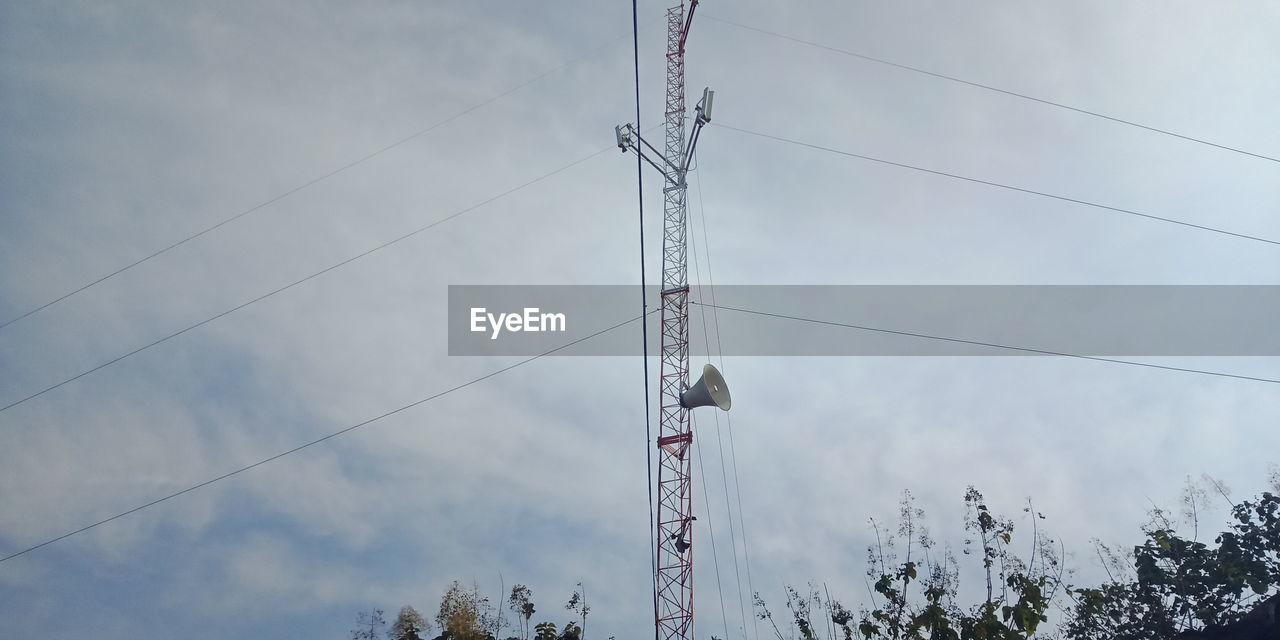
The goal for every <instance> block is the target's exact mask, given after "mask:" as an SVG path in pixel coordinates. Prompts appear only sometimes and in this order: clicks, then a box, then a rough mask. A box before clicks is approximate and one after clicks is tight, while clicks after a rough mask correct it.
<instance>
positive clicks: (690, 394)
mask: <svg viewBox="0 0 1280 640" xmlns="http://www.w3.org/2000/svg"><path fill="white" fill-rule="evenodd" d="M680 406H682V407H684V408H686V409H692V408H694V407H712V406H715V407H720V410H721V411H728V410H729V407H731V406H733V399H732V398H730V397H729V385H728V384H725V381H724V376H722V375H720V372H719V371H717V370H716V368H715V367H713V366H711V365H709V364H708V365H703V367H702V377H701V378H699V379H698V381H697V382H695V383H693V386H691V387H689V388H688V389H685V390H684V393H681V394H680Z"/></svg>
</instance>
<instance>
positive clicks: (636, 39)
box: [631, 0, 658, 640]
mask: <svg viewBox="0 0 1280 640" xmlns="http://www.w3.org/2000/svg"><path fill="white" fill-rule="evenodd" d="M636 5H637V0H631V56H632V62H633V66H634V68H635V85H636V86H635V96H636V131H639V130H640V129H641V128H642V127H641V125H640V13H639V8H638V7H637V6H636ZM636 202H637V203H638V205H639V210H640V213H639V226H640V310H641V312H642V314H641V316H640V318H641V320H640V344H641V349H642V351H641V354H642V355H641V366H642V367H643V370H644V439H645V447H644V471H645V486H646V487H647V488H648V490H649V569H650V571H649V578H650V580H649V582H650V585H649V586H650V590H651V591H652V592H653V621H654V626H653V635H654V638H655V640H656V639H657V637H658V551H657V549H656V545H657V537H658V533H657V522H656V521H655V520H654V517H653V431H652V422H653V419H652V417H651V415H650V412H649V398H650V395H649V298H648V291H647V289H648V285H647V281H646V279H645V278H646V276H645V268H644V163H643V159H642V158H641V157H640V153H639V152H637V153H636Z"/></svg>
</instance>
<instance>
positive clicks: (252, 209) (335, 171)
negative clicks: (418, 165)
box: [0, 25, 639, 329]
mask: <svg viewBox="0 0 1280 640" xmlns="http://www.w3.org/2000/svg"><path fill="white" fill-rule="evenodd" d="M636 31H637V32H638V31H639V26H638V25H637V26H636ZM612 46H616V44H615V43H614V42H613V41H612V40H610V41H609V42H607V43H605V44H602V45H599V46H596V47H593V48H592V49H589V50H587V51H585V52H583V53H581V54H579V55H576V56H573V57H572V58H569V59H568V60H565V61H564V62H562V63H560V64H559V65H557V66H555V67H553V68H551V69H549V70H547V71H544V72H542V73H540V74H538V75H536V76H534V77H532V78H530V79H528V80H525V81H523V82H521V83H519V84H516V85H514V86H512V87H511V88H509V89H507V90H505V91H503V92H501V93H498V94H496V95H493V96H491V97H489V98H486V99H484V100H481V101H480V102H477V103H475V104H472V105H471V106H469V107H466V108H465V109H462V110H461V111H458V112H457V113H454V114H453V115H450V116H448V117H446V118H444V119H443V120H439V121H437V122H435V123H434V124H431V125H429V126H427V127H424V128H422V129H419V130H418V131H416V132H414V133H411V134H409V135H407V136H405V137H403V138H400V139H399V140H396V141H395V142H392V143H391V144H388V145H386V146H383V147H380V148H378V149H376V150H374V151H372V152H369V153H367V154H365V155H363V156H361V157H359V158H357V159H355V160H352V161H350V162H348V163H346V164H344V165H342V166H340V167H338V168H336V169H333V170H331V171H329V172H327V173H324V174H322V175H320V176H318V177H315V178H312V179H310V180H308V181H306V182H303V183H302V184H299V185H297V186H295V187H293V188H291V189H288V190H286V191H284V192H283V193H280V194H279V195H276V196H274V197H271V198H268V199H267V200H264V201H262V202H260V203H258V204H256V205H254V206H252V207H249V208H248V209H245V210H244V211H241V212H239V213H237V214H235V215H233V216H231V217H229V218H225V219H223V220H221V221H219V222H217V223H214V224H213V225H210V226H208V227H205V228H203V229H201V230H200V231H197V232H195V233H192V234H190V235H188V236H186V237H184V238H182V239H180V240H177V241H175V242H173V243H171V244H168V245H166V246H164V247H162V248H160V249H157V250H155V251H153V252H152V253H149V254H147V255H146V256H143V257H142V258H138V259H137V260H134V261H133V262H130V263H129V264H126V265H124V266H123V267H120V268H118V269H116V270H115V271H112V272H110V273H108V274H106V275H104V276H101V277H99V278H97V279H95V280H92V281H90V282H88V283H86V284H84V285H81V286H80V287H78V288H76V289H73V290H71V291H68V292H67V293H64V294H62V295H60V296H58V297H56V298H54V299H52V300H49V301H48V302H45V303H44V304H41V305H40V306H38V307H35V308H33V309H30V310H28V311H26V312H24V313H22V314H19V315H17V316H15V317H13V318H10V319H8V320H6V321H4V323H3V324H0V329H4V328H5V327H8V326H9V325H11V324H13V323H15V322H17V321H19V320H22V319H23V318H26V317H28V316H31V315H34V314H36V313H39V312H40V311H43V310H45V309H47V308H49V307H51V306H53V305H55V304H58V303H59V302H62V301H63V300H66V299H67V298H70V297H72V296H74V295H76V294H78V293H80V292H82V291H84V290H86V289H89V288H91V287H94V286H96V285H99V284H102V283H103V282H106V281H107V280H110V279H111V278H114V277H116V276H118V275H120V274H122V273H124V272H126V271H129V270H130V269H133V268H134V267H137V266H139V265H141V264H143V263H145V262H148V261H150V260H152V259H154V258H158V257H160V256H161V255H164V254H166V253H168V252H170V251H172V250H174V249H177V248H178V247H181V246H182V245H185V244H187V243H188V242H191V241H192V240H195V239H197V238H199V237H201V236H204V235H206V234H208V233H210V232H212V231H215V230H217V229H220V228H222V227H224V226H226V225H228V224H231V223H232V222H235V221H236V220H239V219H241V218H243V217H245V216H248V215H250V214H252V213H255V212H257V211H259V210H261V209H264V208H266V207H268V206H270V205H273V204H275V203H277V202H280V201H281V200H284V199H285V198H288V197H289V196H292V195H294V194H296V193H298V192H299V191H303V190H305V189H307V188H309V187H312V186H315V185H317V184H319V183H321V182H324V181H325V180H328V179H329V178H332V177H334V176H336V175H338V174H340V173H343V172H345V171H347V170H349V169H352V168H354V167H356V166H358V165H361V164H364V163H365V162H368V161H369V160H372V159H374V158H376V157H378V156H380V155H382V154H384V153H386V152H388V151H391V150H392V149H395V148H396V147H399V146H401V145H404V144H406V143H408V142H410V141H412V140H415V139H417V138H420V137H422V136H424V135H426V134H428V133H431V132H432V131H435V130H436V129H438V128H440V127H442V126H444V125H446V124H449V123H451V122H453V121H455V120H458V119H459V118H462V117H464V116H466V115H469V114H471V113H472V112H474V111H476V110H478V109H480V108H482V107H485V106H488V105H490V104H493V103H495V102H497V101H499V100H501V99H503V98H505V97H507V96H509V95H511V94H513V93H515V92H517V91H519V90H521V89H523V88H525V87H527V86H529V85H531V84H534V83H536V82H539V81H541V80H543V79H545V78H547V77H548V76H551V75H554V74H556V73H558V72H560V71H562V70H564V69H565V68H567V67H569V66H571V65H573V64H574V63H576V62H578V61H580V60H585V59H589V58H590V57H591V56H592V55H594V54H595V53H596V52H598V51H600V50H601V49H607V48H609V47H612ZM637 126H639V125H638V124H637Z"/></svg>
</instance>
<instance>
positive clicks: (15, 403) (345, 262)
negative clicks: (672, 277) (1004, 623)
mask: <svg viewBox="0 0 1280 640" xmlns="http://www.w3.org/2000/svg"><path fill="white" fill-rule="evenodd" d="M612 148H613V147H612V146H609V147H605V148H603V149H600V150H599V151H595V152H593V153H591V154H588V155H586V156H583V157H581V158H579V159H577V160H574V161H573V162H570V163H569V164H566V165H563V166H561V167H559V168H557V169H554V170H552V171H549V172H547V173H544V174H542V175H540V176H538V177H536V178H533V179H532V180H529V181H527V182H524V183H523V184H520V185H519V186H515V187H512V188H510V189H507V190H506V191H503V192H502V193H499V194H498V195H495V196H491V197H489V198H487V199H485V200H482V201H480V202H478V203H476V204H473V205H471V206H469V207H467V208H465V209H461V210H459V211H456V212H454V213H452V214H449V215H447V216H445V217H443V218H440V219H439V220H436V221H434V222H431V223H430V224H427V225H424V226H421V227H418V228H417V229H414V230H413V231H410V232H409V233H406V234H404V235H401V236H399V237H396V238H394V239H392V240H388V241H386V242H383V243H382V244H379V245H377V246H375V247H373V248H371V249H367V250H365V251H362V252H360V253H358V254H356V255H354V256H352V257H350V258H347V259H345V260H342V261H340V262H337V263H335V264H333V265H330V266H328V267H325V268H324V269H321V270H320V271H316V272H315V273H312V274H311V275H308V276H305V277H303V278H301V279H298V280H294V281H293V282H291V283H289V284H286V285H284V286H282V287H279V288H277V289H274V290H272V291H270V292H268V293H264V294H262V295H260V296H258V297H256V298H253V299H251V300H249V301H247V302H242V303H240V304H238V305H236V306H234V307H232V308H230V309H227V310H226V311H223V312H221V313H218V314H215V315H213V316H211V317H209V318H206V319H204V320H201V321H200V322H197V323H195V324H192V325H189V326H187V327H186V328H184V329H180V330H178V331H175V332H173V333H170V334H169V335H166V336H165V337H163V338H160V339H158V340H154V341H152V342H149V343H147V344H145V345H143V346H141V347H138V348H136V349H134V350H132V351H129V352H128V353H125V354H123V355H119V356H116V357H114V358H112V359H110V360H107V361H106V362H103V363H101V364H99V365H97V366H95V367H93V368H91V369H88V370H85V371H82V372H80V373H78V374H76V375H74V376H72V377H70V378H67V379H65V380H63V381H62V382H59V383H57V384H54V385H51V386H48V387H45V388H44V389H41V390H40V391H37V392H35V393H32V394H30V395H28V396H26V397H24V398H21V399H19V400H15V401H13V402H10V403H9V404H7V405H5V406H3V407H0V412H3V411H7V410H9V409H12V408H13V407H16V406H18V405H20V404H22V403H24V402H26V401H28V400H31V399H33V398H37V397H40V396H42V395H44V394H46V393H48V392H50V391H53V390H54V389H57V388H59V387H61V386H63V385H65V384H68V383H71V382H74V381H76V380H79V379H80V378H83V377H85V376H87V375H89V374H91V373H93V372H95V371H98V370H101V369H103V368H106V367H109V366H111V365H113V364H115V363H117V362H120V361H121V360H124V359H125V358H129V357H131V356H134V355H136V354H139V353H141V352H143V351H146V350H147V349H150V348H151V347H154V346H156V345H159V344H161V343H164V342H167V341H169V340H172V339H173V338H176V337H178V336H180V335H182V334H184V333H186V332H188V331H191V330H192V329H196V328H199V327H202V326H204V325H206V324H209V323H210V322H213V321H214V320H217V319H219V318H222V317H224V316H227V315H230V314H232V313H235V312H236V311H239V310H241V309H243V308H245V307H247V306H249V305H252V304H254V303H257V302H261V301H262V300H266V299H267V298H270V297H272V296H274V295H276V294H278V293H281V292H284V291H287V290H289V289H292V288H293V287H296V286H298V285H300V284H302V283H304V282H307V281H308V280H311V279H313V278H317V277H319V276H322V275H324V274H326V273H328V272H330V271H333V270H334V269H337V268H339V267H342V266H345V265H348V264H350V263H352V262H355V261H356V260H359V259H361V258H363V257H365V256H367V255H370V254H372V253H375V252H377V251H381V250H383V249H386V248H387V247H390V246H391V245H394V244H396V243H398V242H401V241H402V240H407V239H408V238H411V237H413V236H416V235H418V234H419V233H422V232H424V231H427V230H428V229H431V228H433V227H435V226H437V225H441V224H444V223H445V222H448V221H450V220H453V219H454V218H457V217H459V216H462V215H464V214H467V213H470V212H472V211H475V210H476V209H479V208H480V207H483V206H485V205H487V204H489V203H491V202H494V201H495V200H499V199H501V198H504V197H506V196H508V195H511V194H512V193H515V192H517V191H519V190H521V189H524V188H526V187H529V186H532V185H534V184H537V183H538V182H541V181H543V180H546V179H547V178H550V177H551V176H554V175H556V174H558V173H561V172H563V171H566V170H568V169H570V168H572V167H575V166H577V165H579V164H582V163H583V162H586V161H587V160H590V159H591V158H594V157H596V156H598V155H600V154H602V153H604V152H606V151H608V150H609V149H612Z"/></svg>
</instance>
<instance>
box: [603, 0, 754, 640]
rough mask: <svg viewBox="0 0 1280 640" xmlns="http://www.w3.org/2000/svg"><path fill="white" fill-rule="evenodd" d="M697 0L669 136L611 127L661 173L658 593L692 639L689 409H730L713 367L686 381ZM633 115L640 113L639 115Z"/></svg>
mask: <svg viewBox="0 0 1280 640" xmlns="http://www.w3.org/2000/svg"><path fill="white" fill-rule="evenodd" d="M697 8H698V0H692V1H691V2H690V3H689V11H688V13H687V14H686V13H685V8H684V2H683V1H681V3H680V4H679V5H678V6H675V7H671V8H670V9H667V53H666V56H667V95H666V110H665V122H666V133H665V135H664V139H663V150H662V151H659V150H658V149H657V148H655V147H654V146H653V145H652V144H650V143H649V142H648V141H647V140H645V139H644V138H643V137H642V136H641V135H640V131H639V130H638V129H637V128H636V126H635V125H633V124H630V123H628V124H621V125H618V126H616V127H614V129H613V132H614V136H615V138H616V140H617V143H618V148H619V149H621V150H622V152H623V153H626V152H627V151H629V150H630V151H634V152H635V153H636V155H638V156H639V157H640V158H641V159H643V160H644V161H645V162H647V163H648V164H649V166H651V167H653V168H654V169H657V170H658V172H659V173H661V174H662V177H663V189H662V200H663V221H662V349H661V351H660V354H661V356H660V357H661V369H660V370H659V380H660V382H659V391H658V394H659V399H658V409H659V420H660V423H659V432H658V513H657V519H658V522H657V525H658V527H657V529H658V531H657V543H658V544H657V549H658V553H657V568H656V571H657V575H656V576H655V583H654V588H655V591H656V596H657V611H656V612H655V624H656V631H657V636H658V640H689V639H690V638H692V637H693V528H692V527H691V526H690V525H691V524H692V523H693V521H694V520H696V518H695V517H694V515H693V491H692V485H693V483H692V481H691V478H692V471H693V469H692V456H689V455H687V453H688V451H689V447H690V446H691V445H692V443H693V431H692V422H691V421H690V419H689V411H691V410H692V409H693V408H694V407H706V406H714V407H717V408H719V409H721V410H723V411H728V410H729V407H730V406H731V404H732V402H731V400H730V397H729V386H728V385H727V384H726V383H725V381H724V377H723V376H721V375H720V372H719V371H717V370H716V368H715V367H713V366H711V365H709V364H708V365H706V366H704V367H703V368H702V377H701V378H700V379H699V380H698V382H696V383H695V384H693V385H690V384H689V278H688V248H687V244H686V231H687V225H686V209H685V194H686V190H687V187H688V183H687V181H686V177H687V175H688V173H689V164H690V162H691V160H692V159H693V154H694V151H695V149H696V147H697V144H698V136H699V135H700V134H701V133H702V128H703V127H704V126H706V125H707V123H709V122H711V107H712V105H713V103H714V100H715V92H714V91H712V90H711V89H710V88H706V89H703V90H702V99H701V100H699V101H698V103H697V105H696V106H695V107H694V111H695V113H696V117H694V119H693V129H692V131H690V132H689V135H688V137H687V138H686V136H685V113H686V109H685V95H684V45H685V41H686V40H687V39H688V37H689V26H690V24H691V23H692V22H693V13H694V11H695V10H696V9H697ZM637 117H639V115H638V114H637Z"/></svg>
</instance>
